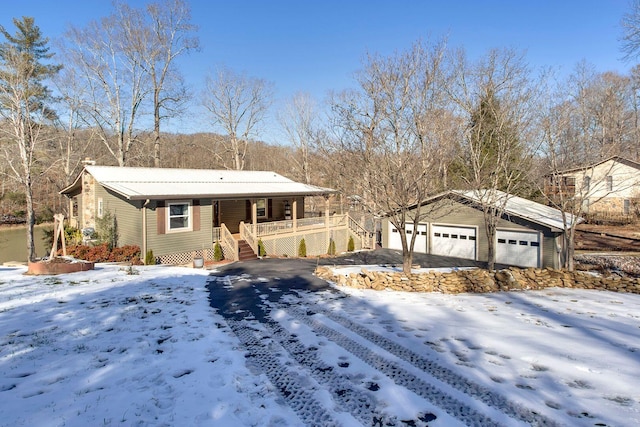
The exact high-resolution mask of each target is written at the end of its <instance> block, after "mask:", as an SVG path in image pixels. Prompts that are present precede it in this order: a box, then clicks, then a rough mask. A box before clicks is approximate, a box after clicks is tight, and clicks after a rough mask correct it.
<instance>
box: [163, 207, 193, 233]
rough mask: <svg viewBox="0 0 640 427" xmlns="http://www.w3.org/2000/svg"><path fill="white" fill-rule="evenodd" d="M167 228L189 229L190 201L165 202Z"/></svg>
mask: <svg viewBox="0 0 640 427" xmlns="http://www.w3.org/2000/svg"><path fill="white" fill-rule="evenodd" d="M167 207H168V213H169V214H168V215H167V230H168V231H169V232H172V231H173V232H175V231H190V230H191V202H169V203H167Z"/></svg>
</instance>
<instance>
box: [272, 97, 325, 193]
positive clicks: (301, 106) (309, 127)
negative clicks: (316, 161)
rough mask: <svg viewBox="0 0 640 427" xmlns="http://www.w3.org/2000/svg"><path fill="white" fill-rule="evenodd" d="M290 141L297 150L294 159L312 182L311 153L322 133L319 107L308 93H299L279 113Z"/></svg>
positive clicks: (302, 175)
mask: <svg viewBox="0 0 640 427" xmlns="http://www.w3.org/2000/svg"><path fill="white" fill-rule="evenodd" d="M278 121H279V122H280V125H281V126H282V128H283V129H284V131H285V134H286V135H287V138H288V140H289V142H290V143H291V144H292V145H293V146H294V147H295V149H296V150H297V154H298V155H297V156H295V157H294V161H295V163H296V164H297V169H298V170H299V171H300V172H301V177H302V179H303V180H304V182H305V183H307V184H311V168H310V159H311V153H312V152H313V151H314V148H315V145H316V143H317V141H318V138H319V137H320V134H321V129H320V124H319V117H318V109H317V106H316V103H315V101H314V100H313V98H311V95H309V94H308V93H302V92H300V93H297V94H295V95H294V96H293V97H292V98H291V99H289V100H288V101H287V102H286V104H285V106H284V108H283V109H282V110H281V111H280V112H279V114H278Z"/></svg>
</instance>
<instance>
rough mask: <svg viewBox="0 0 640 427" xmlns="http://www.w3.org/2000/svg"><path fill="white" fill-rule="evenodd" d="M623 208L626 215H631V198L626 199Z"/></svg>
mask: <svg viewBox="0 0 640 427" xmlns="http://www.w3.org/2000/svg"><path fill="white" fill-rule="evenodd" d="M622 209H623V212H624V214H625V215H629V214H630V213H631V200H629V199H625V200H624V202H623V207H622Z"/></svg>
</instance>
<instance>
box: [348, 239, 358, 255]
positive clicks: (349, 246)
mask: <svg viewBox="0 0 640 427" xmlns="http://www.w3.org/2000/svg"><path fill="white" fill-rule="evenodd" d="M355 249H356V244H355V243H354V242H353V236H349V242H348V243H347V252H353V251H354V250H355Z"/></svg>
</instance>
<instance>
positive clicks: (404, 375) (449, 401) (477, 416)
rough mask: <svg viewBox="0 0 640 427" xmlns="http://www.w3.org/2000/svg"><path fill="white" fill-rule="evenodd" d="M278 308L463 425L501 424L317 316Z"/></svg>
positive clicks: (496, 426) (491, 425) (488, 426)
mask: <svg viewBox="0 0 640 427" xmlns="http://www.w3.org/2000/svg"><path fill="white" fill-rule="evenodd" d="M279 308H281V309H283V310H285V311H287V312H288V313H289V314H291V315H292V316H293V317H294V318H296V319H298V320H299V321H301V322H302V323H304V324H306V325H307V326H309V327H310V328H311V329H312V330H313V331H314V333H316V334H317V335H322V336H324V337H325V338H327V339H328V340H330V341H332V342H334V343H335V344H337V345H339V346H340V347H342V348H344V349H345V350H347V351H348V352H349V353H351V354H353V355H354V356H356V357H358V358H359V359H360V360H362V361H363V362H365V363H367V364H368V365H369V366H371V367H373V368H374V369H376V370H378V371H379V372H381V373H382V374H384V375H386V376H387V377H389V378H391V380H392V381H393V382H395V383H396V384H397V385H400V386H402V387H405V388H406V389H408V390H411V391H412V392H414V393H416V394H417V395H418V396H420V397H422V398H424V399H426V400H427V401H429V402H431V403H432V404H433V405H434V406H437V407H439V408H441V409H442V410H444V411H445V412H447V413H448V414H449V415H451V416H452V417H454V418H456V419H458V420H460V421H462V422H463V423H465V424H466V425H468V426H478V427H480V426H481V427H498V426H500V425H501V424H500V423H498V422H496V421H495V420H493V419H491V418H490V417H488V416H487V415H485V414H483V413H481V412H479V411H477V410H476V409H474V408H472V407H471V406H469V405H468V404H466V403H465V402H463V401H461V400H460V399H457V398H456V397H454V396H451V395H450V394H449V393H447V392H446V391H445V390H442V389H441V388H439V387H436V386H434V385H432V384H429V383H428V382H426V381H424V380H422V379H420V378H416V376H415V375H414V374H413V373H411V372H409V371H407V370H406V369H405V368H403V367H402V366H400V365H399V364H398V363H396V362H394V361H391V360H389V359H387V358H385V357H383V356H380V355H378V354H376V353H375V352H374V351H373V350H371V349H369V348H367V347H365V346H364V345H362V344H359V343H357V342H356V341H354V340H352V339H351V338H349V337H347V336H346V335H344V334H342V333H340V332H338V331H336V330H335V329H332V328H330V327H329V326H327V325H325V324H324V323H322V322H320V321H318V320H316V319H312V318H311V316H312V315H311V314H310V315H307V314H305V312H302V311H300V310H297V309H294V308H293V307H289V306H286V305H283V306H280V307H279ZM473 397H475V396H473Z"/></svg>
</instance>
